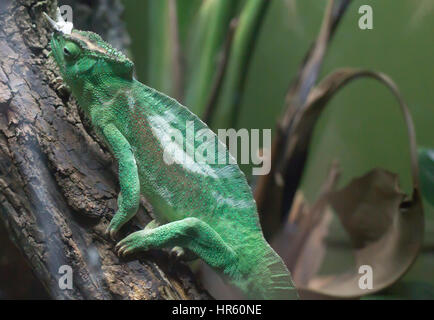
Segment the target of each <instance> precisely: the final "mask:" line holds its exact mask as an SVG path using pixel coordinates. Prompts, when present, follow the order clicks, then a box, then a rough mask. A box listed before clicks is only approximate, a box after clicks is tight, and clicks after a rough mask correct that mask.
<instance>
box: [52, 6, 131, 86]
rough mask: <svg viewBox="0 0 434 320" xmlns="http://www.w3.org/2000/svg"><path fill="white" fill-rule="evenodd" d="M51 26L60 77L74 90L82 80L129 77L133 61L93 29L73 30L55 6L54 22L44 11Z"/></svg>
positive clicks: (53, 51) (80, 84)
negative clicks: (55, 16) (91, 30)
mask: <svg viewBox="0 0 434 320" xmlns="http://www.w3.org/2000/svg"><path fill="white" fill-rule="evenodd" d="M44 15H45V17H46V18H47V20H48V22H49V23H50V24H51V26H52V27H53V28H54V33H53V36H52V38H51V49H52V55H53V57H54V59H55V61H56V63H57V65H58V67H59V70H60V73H61V75H62V78H63V80H64V81H65V82H66V83H67V84H68V85H69V86H70V87H71V88H72V90H73V91H74V89H76V88H79V87H82V85H83V81H98V79H101V78H102V77H103V76H104V75H106V76H111V77H123V78H128V79H131V78H132V74H133V68H134V65H133V63H132V62H131V61H130V60H129V59H128V58H127V57H126V56H125V55H124V54H123V53H122V52H120V51H118V50H116V49H114V48H113V47H112V46H111V45H110V44H108V43H107V42H105V41H103V40H102V38H101V37H100V36H99V35H98V34H96V33H93V32H88V31H80V30H77V29H73V25H72V23H71V22H66V21H64V20H63V18H62V16H61V14H60V10H59V9H57V21H54V20H53V19H51V18H50V17H49V16H48V15H47V14H45V13H44Z"/></svg>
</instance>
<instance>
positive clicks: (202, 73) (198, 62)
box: [184, 0, 238, 116]
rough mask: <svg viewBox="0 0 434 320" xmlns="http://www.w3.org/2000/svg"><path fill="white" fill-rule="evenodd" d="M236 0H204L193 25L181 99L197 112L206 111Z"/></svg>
mask: <svg viewBox="0 0 434 320" xmlns="http://www.w3.org/2000/svg"><path fill="white" fill-rule="evenodd" d="M237 4H238V2H237V1H233V0H208V1H203V2H202V5H201V7H200V9H199V12H198V16H197V20H196V21H195V23H194V24H193V26H192V28H193V29H192V35H191V39H190V40H189V41H190V43H191V45H190V48H189V49H188V50H187V56H186V58H187V72H188V82H187V86H186V93H185V101H184V102H185V104H186V105H187V106H188V107H189V108H190V109H191V110H192V111H193V112H194V113H196V114H197V115H199V116H201V115H203V113H204V111H205V108H206V103H207V101H208V97H209V95H210V93H211V88H212V83H213V79H214V75H215V70H216V68H217V60H218V54H219V52H220V50H221V49H222V46H223V43H224V40H225V37H226V34H227V32H228V30H229V23H230V20H231V18H232V16H233V14H234V11H235V8H236V6H237Z"/></svg>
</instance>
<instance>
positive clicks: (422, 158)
mask: <svg viewBox="0 0 434 320" xmlns="http://www.w3.org/2000/svg"><path fill="white" fill-rule="evenodd" d="M419 167H420V184H421V189H422V194H423V196H424V197H425V199H426V200H427V201H428V202H429V203H430V204H431V205H433V206H434V149H427V148H419Z"/></svg>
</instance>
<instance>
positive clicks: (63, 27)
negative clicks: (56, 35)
mask: <svg viewBox="0 0 434 320" xmlns="http://www.w3.org/2000/svg"><path fill="white" fill-rule="evenodd" d="M43 14H44V16H45V18H46V19H47V21H48V22H49V23H50V25H51V26H52V27H53V28H54V30H55V31H57V32H60V33H62V34H71V32H72V29H73V28H74V25H73V24H72V22H67V21H65V20H64V19H63V17H62V14H61V13H60V9H59V8H57V11H56V20H57V21H54V20H53V19H51V18H50V16H49V15H48V14H46V13H45V12H43Z"/></svg>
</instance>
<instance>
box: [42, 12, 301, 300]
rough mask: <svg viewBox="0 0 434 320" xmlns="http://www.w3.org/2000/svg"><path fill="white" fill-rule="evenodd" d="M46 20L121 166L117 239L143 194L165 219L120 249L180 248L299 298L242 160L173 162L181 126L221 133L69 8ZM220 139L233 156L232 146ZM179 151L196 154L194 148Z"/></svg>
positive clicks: (248, 285)
mask: <svg viewBox="0 0 434 320" xmlns="http://www.w3.org/2000/svg"><path fill="white" fill-rule="evenodd" d="M46 17H47V19H48V20H49V22H50V23H51V25H52V26H53V27H54V29H55V32H54V33H53V36H52V40H51V48H52V55H53V56H54V59H55V61H56V63H57V65H58V67H59V70H60V73H61V76H62V78H63V79H64V81H65V82H66V84H67V85H68V86H69V87H70V89H71V91H72V94H73V96H74V97H75V98H76V99H77V101H78V103H79V105H80V107H81V108H82V109H83V110H84V111H85V113H86V114H87V115H88V116H89V118H90V119H91V123H92V125H93V126H94V127H95V129H96V131H97V132H98V133H99V134H100V135H101V136H102V137H103V139H104V140H105V141H106V143H107V144H108V146H109V147H110V149H111V151H112V153H113V155H114V156H115V158H116V160H117V162H118V166H119V182H120V194H119V197H118V211H117V212H116V214H115V215H114V217H113V219H112V220H111V222H110V225H109V226H108V229H107V233H108V234H109V235H110V236H111V238H112V239H114V237H115V235H116V233H117V232H118V231H119V229H120V228H121V227H122V226H123V225H124V224H125V223H126V222H128V221H129V220H130V219H131V218H132V217H133V216H134V215H135V214H136V212H137V210H138V207H139V199H140V195H141V194H143V195H144V196H145V197H146V199H148V201H149V202H150V203H151V205H152V207H153V209H154V211H155V215H156V217H157V219H156V220H153V221H151V222H150V223H149V224H148V225H147V226H146V227H145V229H144V230H142V231H138V232H134V233H132V234H130V235H129V236H127V237H126V238H125V239H123V240H122V241H120V242H119V243H118V244H117V246H116V250H117V252H118V254H119V255H121V256H122V255H126V254H131V253H133V252H138V251H143V250H148V249H153V248H173V250H175V253H178V254H179V255H182V254H183V253H184V250H185V253H190V255H193V256H194V257H199V258H200V259H202V260H203V261H205V262H206V263H207V264H208V265H209V266H211V267H212V268H213V269H214V270H216V271H218V272H219V273H220V274H222V275H223V277H224V278H225V279H227V280H228V281H229V282H230V283H231V284H232V285H234V286H235V287H237V288H238V289H239V290H241V292H242V293H243V294H244V295H245V296H246V297H247V298H251V299H296V298H297V297H298V295H297V291H296V289H295V287H294V285H293V283H292V280H291V276H290V274H289V271H288V269H287V268H286V266H285V264H284V263H283V262H282V260H281V258H280V257H279V256H278V255H277V254H276V253H275V252H274V251H273V249H272V248H271V247H270V246H269V245H268V243H267V242H266V240H265V239H264V236H263V234H262V230H261V227H260V224H259V218H258V214H257V209H256V203H255V201H254V199H253V196H252V192H251V190H250V187H249V185H248V184H247V181H246V179H245V176H244V174H243V173H242V172H241V170H240V169H239V167H238V166H237V164H207V163H198V162H195V161H190V162H188V161H184V162H181V163H178V162H173V163H172V164H167V161H165V158H164V156H165V155H164V152H165V148H166V147H167V144H168V143H170V142H171V143H172V144H173V141H172V138H171V136H170V135H169V132H170V130H171V128H175V129H177V130H179V131H180V132H183V134H185V132H186V126H187V125H186V123H187V122H190V123H193V124H194V128H195V129H196V130H201V129H206V130H208V131H209V132H210V133H211V134H212V137H215V134H214V133H213V132H212V131H211V130H209V129H208V127H207V126H206V125H205V124H204V123H203V122H202V121H201V120H200V119H199V118H198V117H197V116H195V115H194V114H192V113H191V112H190V111H189V110H188V109H187V108H185V107H184V106H182V105H181V104H179V103H178V102H177V101H175V100H173V99H171V98H169V97H168V96H166V95H164V94H162V93H160V92H158V91H156V90H154V89H152V88H149V87H147V86H145V85H144V84H142V83H140V82H138V81H137V80H135V79H134V77H133V67H134V65H133V63H132V62H131V61H130V60H129V59H128V58H126V57H125V56H124V55H123V54H122V53H120V52H119V51H117V50H115V49H114V48H113V47H112V46H110V45H109V44H108V43H106V42H104V41H103V40H102V39H101V37H100V36H99V35H97V34H95V33H92V32H85V31H79V30H76V29H73V26H72V23H70V22H65V21H64V20H63V19H62V17H61V16H60V12H59V10H58V14H57V21H56V22H55V21H53V20H52V19H51V18H49V17H48V15H46ZM211 141H212V142H209V143H213V144H215V145H214V146H215V147H218V148H223V150H224V153H223V154H224V157H226V159H228V158H229V157H231V156H230V155H229V153H228V151H227V149H226V146H224V145H223V143H221V142H219V141H218V139H212V140H211ZM205 143H206V142H205ZM186 144H188V141H187V143H186ZM193 144H195V145H196V144H197V141H196V140H194V142H193ZM177 147H178V154H179V152H181V155H186V151H185V150H186V148H188V147H189V146H184V143H182V144H179V145H177ZM190 147H191V146H190ZM216 162H217V161H216Z"/></svg>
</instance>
